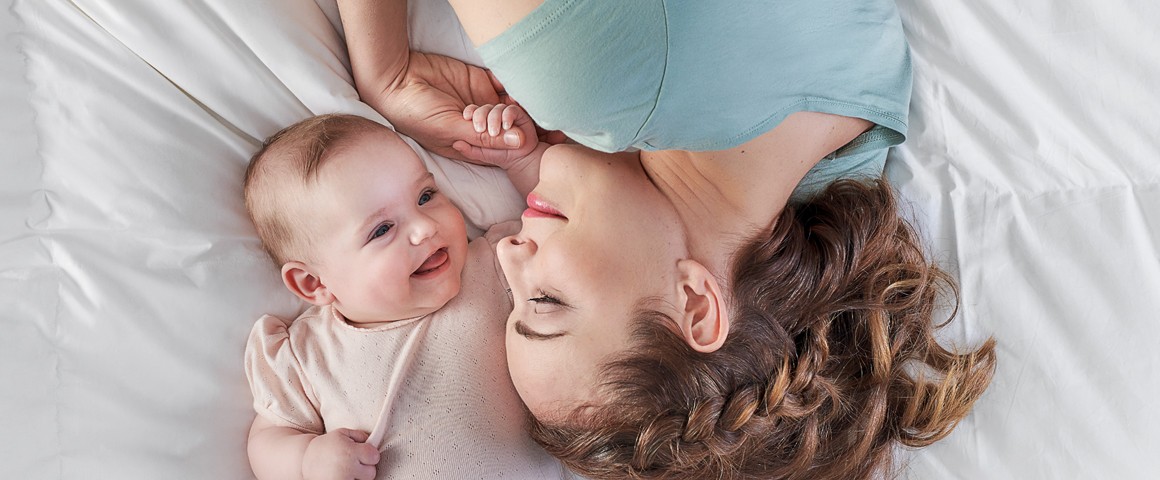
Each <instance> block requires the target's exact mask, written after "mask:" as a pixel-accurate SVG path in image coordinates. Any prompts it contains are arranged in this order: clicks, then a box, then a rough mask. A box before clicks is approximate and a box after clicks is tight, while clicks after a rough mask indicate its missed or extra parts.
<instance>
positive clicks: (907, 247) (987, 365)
mask: <svg viewBox="0 0 1160 480" xmlns="http://www.w3.org/2000/svg"><path fill="white" fill-rule="evenodd" d="M731 280H732V284H733V285H732V286H733V290H734V296H733V302H732V303H733V305H731V307H730V310H731V312H732V315H733V322H732V328H731V330H730V333H729V338H728V340H727V341H726V343H725V345H724V346H723V347H722V348H721V349H720V350H718V351H717V352H714V353H711V354H699V353H697V352H694V351H692V350H691V349H690V348H688V346H687V345H686V344H685V343H684V342H683V341H682V340H681V338H680V337H678V336H677V335H675V334H674V333H673V332H672V331H671V330H670V329H668V328H666V327H665V324H667V323H669V322H670V321H669V320H667V319H665V318H663V314H661V313H659V312H656V311H650V310H647V309H642V310H641V311H639V312H637V318H636V320H634V321H633V322H634V326H635V334H634V337H633V342H634V344H635V346H634V347H633V348H632V349H631V351H630V352H628V353H626V354H625V355H624V356H622V357H621V358H618V359H615V360H613V361H612V362H611V363H608V364H606V365H604V371H603V374H602V375H601V377H600V378H601V379H602V384H603V385H602V386H603V390H604V392H605V400H607V401H606V402H602V404H601V405H595V406H590V408H586V409H580V410H577V411H576V412H574V413H573V414H571V415H569V416H567V419H566V420H564V421H563V422H550V423H549V422H540V421H537V420H535V419H534V418H533V419H532V428H531V433H532V436H533V437H534V438H535V439H536V440H537V441H538V442H539V443H540V444H541V445H543V446H544V447H545V448H546V449H547V450H548V452H549V453H551V454H552V455H554V456H556V457H558V458H560V459H562V460H563V461H564V462H565V463H566V464H567V465H568V466H569V467H571V468H572V469H573V470H574V471H576V472H578V473H580V474H582V475H585V476H588V477H590V478H594V479H596V478H618V479H620V478H638V479H640V478H649V479H660V478H666V479H667V478H715V479H726V480H727V479H757V478H761V479H773V478H790V479H806V478H825V479H864V478H871V477H880V476H883V475H885V476H886V477H889V476H891V475H890V474H891V470H892V468H893V467H894V463H893V458H892V454H893V452H894V448H895V447H896V446H897V445H898V444H901V445H905V446H908V447H921V446H925V445H929V444H931V443H933V442H935V441H937V440H939V439H941V438H943V437H945V436H946V435H948V434H949V433H950V432H951V430H952V429H953V428H954V427H955V425H956V424H958V422H959V420H961V419H962V418H963V417H965V416H966V415H967V413H968V412H969V411H970V409H971V406H972V405H973V404H974V402H975V400H977V399H978V398H979V396H980V395H982V393H983V391H984V389H986V387H987V385H988V384H989V383H990V380H991V376H992V374H993V373H994V369H995V343H994V340H993V339H988V340H987V341H985V342H984V343H983V344H982V345H981V346H979V347H978V348H976V349H974V350H968V351H965V352H954V351H950V350H947V349H945V348H943V347H942V346H941V345H939V344H938V343H937V342H936V341H935V335H934V332H935V330H936V329H937V328H939V327H941V326H942V325H945V323H937V324H936V323H932V316H933V314H934V313H935V311H937V310H938V307H939V306H940V304H941V302H942V301H948V302H949V304H947V305H946V306H948V307H954V306H957V293H958V292H957V288H956V285H955V282H954V280H953V278H952V277H951V276H950V275H948V274H946V273H945V272H943V271H942V270H940V269H939V268H938V267H937V266H935V265H934V264H932V263H931V262H930V261H929V260H927V257H926V255H925V253H924V252H923V249H922V248H921V243H920V241H919V237H918V235H917V234H916V233H915V231H914V229H913V228H912V227H911V226H910V225H909V224H908V223H907V222H906V221H905V220H904V219H903V218H902V217H901V216H900V215H899V214H898V212H897V210H896V204H895V200H894V196H893V194H892V192H891V189H890V186H889V184H888V183H886V182H885V181H884V180H878V181H873V182H869V183H863V182H859V181H850V180H842V181H838V182H836V183H834V184H833V185H831V186H830V187H828V188H827V189H825V190H824V191H822V192H821V193H820V194H819V195H817V196H816V197H814V198H813V199H812V200H811V201H809V202H807V203H806V204H804V205H800V206H789V207H786V209H785V210H784V211H783V212H782V214H781V215H780V217H779V218H778V220H777V223H776V224H775V226H774V227H773V228H772V231H770V232H768V233H766V234H765V235H762V236H760V237H759V238H756V239H754V240H753V241H752V242H751V243H750V244H749V245H747V246H745V247H744V248H742V249H741V250H740V251H739V252H738V253H737V255H736V256H735V261H734V265H733V271H732V275H731ZM645 306H647V303H646V304H645ZM953 310H955V309H953V308H952V309H951V313H950V316H951V317H953V316H954V312H953ZM947 321H948V322H949V320H947Z"/></svg>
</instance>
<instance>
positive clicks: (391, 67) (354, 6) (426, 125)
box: [338, 0, 522, 163]
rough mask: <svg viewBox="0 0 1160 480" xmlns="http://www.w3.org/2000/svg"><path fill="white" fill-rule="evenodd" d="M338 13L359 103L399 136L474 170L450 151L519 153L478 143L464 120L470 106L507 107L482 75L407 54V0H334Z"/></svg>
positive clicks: (495, 142)
mask: <svg viewBox="0 0 1160 480" xmlns="http://www.w3.org/2000/svg"><path fill="white" fill-rule="evenodd" d="M338 8H339V16H340V17H341V19H342V25H343V30H344V31H345V35H346V46H347V50H348V51H349V55H350V66H351V76H352V77H354V83H355V89H356V90H357V91H358V94H359V98H361V99H362V101H364V102H366V103H367V104H368V105H370V106H371V107H373V108H374V109H375V110H377V111H378V112H379V113H381V114H382V115H383V117H386V119H387V120H388V121H390V122H391V124H392V125H393V126H394V127H395V130H396V131H398V132H399V133H402V134H404V135H407V136H409V137H411V138H414V139H415V141H417V142H419V144H421V145H423V147H424V148H427V149H428V150H431V151H432V152H435V153H438V154H440V155H443V156H445V157H448V158H455V159H459V160H467V161H470V162H475V163H479V162H480V159H479V158H474V157H471V156H467V155H464V154H463V153H461V152H460V151H457V150H456V149H454V148H452V144H454V143H455V142H456V141H463V142H467V143H468V144H470V145H472V146H475V147H480V149H482V150H508V149H512V148H519V147H520V146H522V144H520V145H507V144H505V143H504V142H503V139H502V138H495V137H488V136H484V137H481V136H480V135H477V134H476V132H475V130H474V129H473V128H472V126H471V122H468V121H464V120H463V117H462V112H463V109H464V107H466V106H467V105H469V104H476V105H485V104H495V103H504V102H505V101H507V98H506V95H504V94H502V91H503V86H502V85H500V84H499V82H498V81H497V80H496V79H495V77H492V76H491V74H490V73H489V72H488V71H486V70H484V69H482V68H479V67H476V66H473V65H467V64H465V63H463V62H461V61H459V60H456V59H453V58H450V57H445V56H442V55H434V54H426V53H421V52H414V51H412V50H411V47H410V40H409V38H408V36H407V2H406V0H384V1H376V0H339V2H338ZM466 151H468V152H471V151H473V150H470V149H468V150H466Z"/></svg>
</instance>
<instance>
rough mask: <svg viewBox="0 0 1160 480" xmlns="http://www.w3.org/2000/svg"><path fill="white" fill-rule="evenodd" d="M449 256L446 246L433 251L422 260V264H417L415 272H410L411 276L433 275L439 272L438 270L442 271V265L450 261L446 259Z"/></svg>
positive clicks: (444, 265)
mask: <svg viewBox="0 0 1160 480" xmlns="http://www.w3.org/2000/svg"><path fill="white" fill-rule="evenodd" d="M450 258H451V257H450V255H448V254H447V248H446V247H444V248H440V249H439V250H436V251H435V253H432V254H431V256H429V257H427V259H426V260H424V261H423V264H422V265H419V268H418V269H417V270H415V273H412V274H411V276H412V277H421V278H423V277H431V276H435V275H437V274H439V272H442V271H443V270H444V267H446V266H447V265H449V264H450V263H451V262H448V259H450Z"/></svg>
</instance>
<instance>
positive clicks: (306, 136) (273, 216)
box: [243, 113, 390, 266]
mask: <svg viewBox="0 0 1160 480" xmlns="http://www.w3.org/2000/svg"><path fill="white" fill-rule="evenodd" d="M375 129H384V130H388V131H390V129H389V128H387V127H385V126H383V125H381V124H379V123H376V122H374V121H372V120H368V119H366V118H363V117H359V116H357V115H348V114H340V113H332V114H326V115H318V116H315V117H310V118H307V119H305V120H302V121H300V122H298V123H295V124H293V125H290V126H289V127H286V128H283V129H282V130H279V131H278V132H277V133H275V134H273V135H271V136H270V137H269V138H267V139H266V141H265V142H263V143H262V146H261V148H259V149H258V151H257V152H256V153H254V156H253V157H251V158H250V165H249V167H247V168H246V177H245V180H244V181H243V185H244V186H243V194H244V196H245V201H246V211H247V212H248V213H249V214H250V220H251V221H253V223H254V228H255V229H257V231H258V238H259V239H261V240H262V247H263V248H264V249H265V250H266V253H267V254H269V255H270V258H271V259H273V260H274V263H275V264H277V265H279V266H281V265H282V264H284V263H286V262H288V261H290V260H291V257H292V256H293V255H301V254H302V253H303V248H304V247H305V246H306V245H304V244H303V242H306V241H308V240H307V239H306V238H304V235H303V234H302V233H303V230H302V228H301V227H302V226H301V225H299V224H297V222H295V220H294V218H295V217H296V215H294V214H293V212H287V208H289V206H290V205H292V204H293V203H292V202H290V201H289V200H290V198H292V196H295V195H299V194H300V193H301V188H302V187H304V186H306V184H307V183H308V182H310V181H311V180H313V179H314V178H316V177H317V175H318V170H319V169H320V168H321V167H322V165H323V164H324V163H325V162H326V160H327V158H329V157H330V156H331V155H332V154H333V153H334V152H336V151H337V150H338V149H340V148H342V147H343V146H344V145H345V144H346V143H348V142H349V141H350V140H351V139H353V138H354V137H355V136H357V135H359V134H364V133H367V132H371V131H374V130H375Z"/></svg>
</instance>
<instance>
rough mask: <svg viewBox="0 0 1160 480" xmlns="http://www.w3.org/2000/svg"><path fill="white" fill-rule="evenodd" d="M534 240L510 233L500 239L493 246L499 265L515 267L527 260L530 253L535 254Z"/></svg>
mask: <svg viewBox="0 0 1160 480" xmlns="http://www.w3.org/2000/svg"><path fill="white" fill-rule="evenodd" d="M536 248H537V247H536V242H534V241H532V239H530V238H527V237H521V236H519V235H512V236H510V237H504V238H502V239H500V241H499V243H498V244H497V245H496V246H495V252H496V255H497V256H499V261H500V265H501V266H504V267H505V268H506V267H507V266H512V267H517V266H520V265H522V264H524V263H525V262H527V261H528V259H529V258H531V257H532V255H535V254H536Z"/></svg>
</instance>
